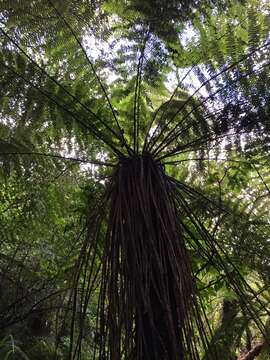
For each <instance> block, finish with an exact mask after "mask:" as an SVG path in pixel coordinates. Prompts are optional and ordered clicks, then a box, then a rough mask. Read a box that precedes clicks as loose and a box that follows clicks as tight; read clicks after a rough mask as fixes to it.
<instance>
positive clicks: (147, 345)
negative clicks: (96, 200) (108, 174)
mask: <svg viewBox="0 0 270 360" xmlns="http://www.w3.org/2000/svg"><path fill="white" fill-rule="evenodd" d="M110 199H111V213H110V219H111V222H110V224H109V237H108V240H107V241H108V244H107V246H108V249H109V250H108V259H107V262H108V264H110V265H108V266H110V270H109V271H108V273H107V274H106V276H107V280H108V279H109V280H108V283H109V284H108V298H109V299H108V310H107V311H108V315H107V316H108V319H109V321H108V327H109V330H108V332H109V334H108V337H109V343H110V344H111V346H110V353H111V354H110V357H111V359H115V360H116V359H117V360H119V358H120V353H122V354H124V358H125V359H126V358H133V359H136V360H139V359H140V360H142V359H150V360H152V359H153V360H161V359H163V360H166V359H168V360H169V359H170V360H174V359H175V360H176V359H177V360H180V359H182V358H183V351H184V349H183V348H184V343H187V342H188V341H191V339H190V337H191V336H192V330H191V329H192V326H191V324H190V322H189V320H188V313H189V309H190V304H191V301H192V297H193V293H194V286H193V278H192V273H191V268H190V260H189V256H188V254H187V251H186V249H185V246H184V242H183V240H182V238H181V232H180V229H179V227H178V225H177V212H176V205H175V202H174V197H173V187H172V185H171V184H170V181H169V180H168V178H167V177H166V175H165V174H164V171H163V168H162V166H161V165H160V164H159V163H157V162H155V161H154V160H153V159H152V158H151V156H149V155H146V156H143V157H134V158H128V159H127V158H125V159H122V160H121V161H120V162H119V166H118V168H117V170H116V172H115V174H114V177H113V180H112V184H111V190H110ZM120 349H122V350H120ZM190 358H195V356H194V357H190Z"/></svg>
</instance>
